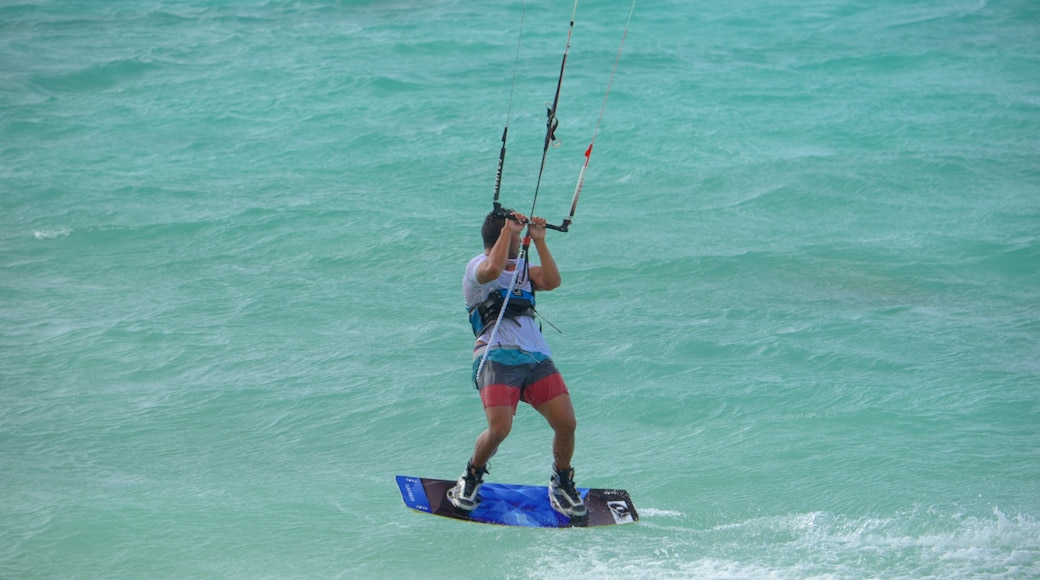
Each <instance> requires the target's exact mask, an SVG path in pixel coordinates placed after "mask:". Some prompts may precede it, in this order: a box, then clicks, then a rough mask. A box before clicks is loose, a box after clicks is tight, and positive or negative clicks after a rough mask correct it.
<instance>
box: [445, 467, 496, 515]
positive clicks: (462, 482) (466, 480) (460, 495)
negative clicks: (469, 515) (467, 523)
mask: <svg viewBox="0 0 1040 580" xmlns="http://www.w3.org/2000/svg"><path fill="white" fill-rule="evenodd" d="M485 473H487V469H485V468H481V469H477V468H476V467H473V464H472V463H466V471H464V472H463V473H462V477H460V478H459V481H458V483H456V484H455V487H453V488H451V489H449V490H448V501H450V502H451V505H453V506H455V507H457V508H459V509H460V510H462V511H464V512H471V511H473V510H474V509H476V508H477V506H478V505H480V494H479V493H478V492H479V491H480V486H481V485H483V484H484V474H485Z"/></svg>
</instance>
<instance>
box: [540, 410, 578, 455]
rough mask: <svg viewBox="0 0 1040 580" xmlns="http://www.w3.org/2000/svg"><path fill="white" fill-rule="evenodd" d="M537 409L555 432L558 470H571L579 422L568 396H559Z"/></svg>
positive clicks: (554, 447)
mask: <svg viewBox="0 0 1040 580" xmlns="http://www.w3.org/2000/svg"><path fill="white" fill-rule="evenodd" d="M535 409H536V410H537V411H538V412H539V413H541V414H542V416H543V417H545V420H546V421H548V422H549V426H550V427H552V430H553V446H552V449H553V462H554V463H555V466H556V469H570V466H571V457H573V456H574V431H575V429H576V428H577V426H578V421H577V419H576V418H575V417H574V406H573V405H572V404H571V396H570V395H568V394H563V395H557V396H556V397H553V398H552V399H549V400H548V401H546V402H544V403H542V404H540V405H538V406H537V407H535Z"/></svg>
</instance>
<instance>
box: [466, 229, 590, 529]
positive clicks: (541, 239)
mask: <svg viewBox="0 0 1040 580" xmlns="http://www.w3.org/2000/svg"><path fill="white" fill-rule="evenodd" d="M507 215H508V216H510V217H509V218H508V219H507V218H506V217H505V216H507ZM524 225H527V231H528V235H530V237H531V240H532V241H533V242H534V247H535V249H536V250H537V252H538V260H539V262H540V264H541V265H540V266H531V265H528V264H525V263H524V262H523V261H522V260H519V259H518V257H519V255H520V232H521V231H522V230H523V228H524ZM481 235H482V236H483V238H484V253H482V254H480V255H478V256H476V257H475V258H473V259H472V260H470V262H469V265H467V266H466V274H465V277H464V278H463V281H462V292H463V296H464V297H465V299H466V306H467V308H468V309H469V310H470V321H471V322H472V323H473V332H474V334H476V335H477V341H476V344H475V345H474V350H473V372H474V380H475V382H476V385H477V390H478V391H479V393H480V400H481V401H482V402H483V405H484V414H485V416H486V418H487V425H488V426H487V429H486V430H484V432H483V433H481V434H480V436H478V437H477V442H476V445H475V446H474V449H473V456H472V457H471V458H470V460H469V463H468V464H467V465H466V470H465V471H464V472H463V474H462V476H461V477H460V478H459V481H458V483H456V484H455V487H453V488H452V489H450V490H449V491H448V499H449V500H450V501H451V503H452V504H454V505H455V507H457V508H459V509H461V510H464V511H472V510H473V509H475V508H476V507H477V505H478V504H479V503H480V495H479V493H478V492H479V491H480V486H481V484H483V482H484V474H485V473H487V462H488V459H490V458H491V456H492V455H494V453H495V452H496V451H497V450H498V446H499V445H500V444H501V443H502V441H504V440H505V438H506V437H507V436H508V435H509V431H510V429H511V428H512V426H513V415H515V414H516V408H517V405H518V404H519V402H520V401H524V402H525V403H527V404H529V405H531V406H532V407H534V409H535V410H536V411H538V412H539V413H541V415H542V416H543V417H545V419H546V421H548V422H549V426H550V427H551V428H552V430H553V443H552V451H553V472H552V476H551V478H550V480H549V499H550V502H551V503H552V506H553V508H554V509H555V510H556V511H558V512H560V513H562V514H564V515H566V516H568V517H582V516H584V515H585V514H586V508H585V502H584V501H583V500H582V498H581V494H579V493H578V491H577V490H576V489H575V487H574V469H572V468H571V457H572V456H573V454H574V430H575V427H576V425H577V421H576V419H575V417H574V407H573V406H572V405H571V398H570V394H568V391H567V386H566V385H565V384H564V382H563V377H562V376H561V375H560V372H559V371H558V370H557V369H556V365H554V364H553V360H552V351H551V350H550V349H549V345H548V344H547V343H546V342H545V338H544V337H543V336H542V332H541V328H540V327H539V324H538V322H537V321H535V319H534V314H535V312H534V293H535V292H536V291H549V290H552V289H554V288H556V287H557V286H559V285H560V271H559V270H558V269H557V268H556V262H555V261H554V260H553V257H552V254H551V253H550V252H549V247H548V246H547V245H546V243H545V219H543V218H540V217H532V218H531V219H530V220H528V219H527V218H526V216H524V215H523V214H521V213H519V212H515V211H512V210H499V211H492V212H491V213H489V214H488V215H487V217H486V218H485V219H484V225H483V227H482V228H481ZM518 270H519V271H518ZM514 277H515V278H516V285H515V286H512V287H511V283H512V282H513V280H514ZM506 293H510V295H509V300H508V301H505V300H504V295H505V294H506ZM503 302H506V305H507V309H506V313H505V314H504V315H503V316H502V322H501V324H499V325H498V326H499V327H498V328H495V326H496V321H497V320H498V317H499V312H500V311H501V309H502V303H503ZM492 335H494V344H489V342H490V341H491V340H492ZM485 349H489V352H488V353H487V360H486V361H485V362H484V366H483V367H482V368H480V373H479V376H477V370H478V367H479V365H480V361H481V359H482V358H483V355H484V350H485Z"/></svg>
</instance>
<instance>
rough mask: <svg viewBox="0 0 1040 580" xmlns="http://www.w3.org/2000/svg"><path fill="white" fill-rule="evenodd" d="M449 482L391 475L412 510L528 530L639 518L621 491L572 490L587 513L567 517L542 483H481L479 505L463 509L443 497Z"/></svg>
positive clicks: (637, 519) (629, 500) (591, 524)
mask: <svg viewBox="0 0 1040 580" xmlns="http://www.w3.org/2000/svg"><path fill="white" fill-rule="evenodd" d="M453 485H455V482H454V481H448V480H445V479H429V478H425V477H410V476H407V475H398V476H397V486H398V487H399V488H401V498H402V499H404V504H405V505H406V506H408V507H410V508H412V509H413V510H416V511H420V512H425V513H428V514H433V515H437V516H443V517H446V518H452V519H456V520H463V521H467V522H475V523H480V524H497V525H502V526H523V527H533V528H571V527H582V528H584V527H593V526H612V525H616V524H630V523H633V522H637V521H639V514H638V513H637V512H636V508H635V506H634V505H632V498H631V497H629V495H628V492H627V491H625V490H623V489H589V488H581V487H579V488H578V492H579V493H581V495H582V498H584V500H585V505H586V507H587V508H588V514H587V515H585V516H584V517H582V518H568V517H567V516H565V515H563V514H561V513H559V512H557V511H556V510H554V509H553V508H552V506H551V505H550V504H549V490H548V486H546V485H541V486H538V485H514V484H506V483H492V482H488V483H485V484H484V485H483V486H481V488H480V497H481V501H480V505H478V506H477V507H476V509H474V510H473V511H471V512H465V511H462V510H460V509H458V508H456V507H455V506H454V505H452V504H451V502H450V501H448V495H447V494H448V490H449V489H451V487H452V486H453Z"/></svg>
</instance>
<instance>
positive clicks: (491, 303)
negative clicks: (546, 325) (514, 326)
mask: <svg viewBox="0 0 1040 580" xmlns="http://www.w3.org/2000/svg"><path fill="white" fill-rule="evenodd" d="M506 295H508V296H509V301H508V302H507V301H506ZM503 302H505V303H506V312H505V315H504V316H503V318H512V319H514V320H515V319H517V318H519V317H521V316H530V317H531V318H534V316H535V310H534V292H528V291H526V290H521V289H519V288H518V289H516V290H513V291H512V292H510V291H509V289H508V288H499V289H498V290H496V291H494V292H492V293H491V294H490V295H489V296H488V298H487V300H485V301H483V302H481V303H480V304H477V305H476V306H472V307H470V309H469V323H470V325H471V326H473V335H474V336H480V335H481V334H484V331H486V330H487V329H488V327H489V326H491V325H492V324H494V323H495V321H496V320H498V313H499V312H501V311H502V303H503Z"/></svg>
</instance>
